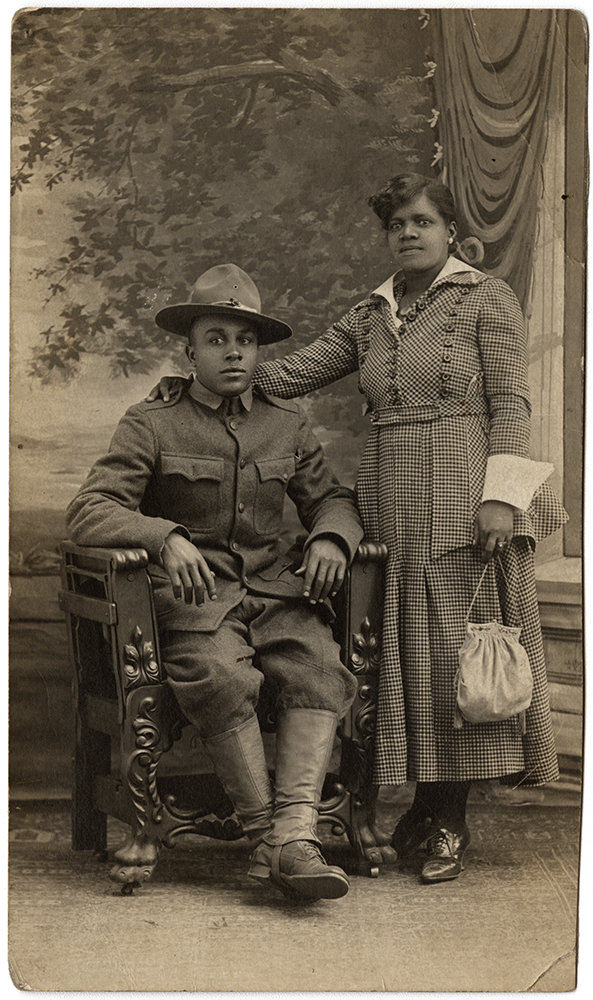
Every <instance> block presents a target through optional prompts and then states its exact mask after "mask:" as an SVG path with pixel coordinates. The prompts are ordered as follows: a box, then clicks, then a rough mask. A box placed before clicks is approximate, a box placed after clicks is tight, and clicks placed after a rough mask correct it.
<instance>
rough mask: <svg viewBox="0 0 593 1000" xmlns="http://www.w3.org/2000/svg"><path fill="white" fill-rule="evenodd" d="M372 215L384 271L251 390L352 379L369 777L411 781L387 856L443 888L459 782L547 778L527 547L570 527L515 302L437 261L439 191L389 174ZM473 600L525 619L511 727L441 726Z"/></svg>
mask: <svg viewBox="0 0 593 1000" xmlns="http://www.w3.org/2000/svg"><path fill="white" fill-rule="evenodd" d="M369 205H370V206H371V208H372V209H373V211H374V212H375V213H376V215H377V216H378V217H379V219H380V220H381V224H382V226H383V229H384V230H385V232H386V234H387V244H388V247H389V250H390V252H391V255H392V257H393V259H394V261H395V265H396V271H395V273H394V274H393V275H392V276H391V277H390V278H388V280H387V281H385V282H383V283H382V284H381V285H380V286H379V287H378V288H376V289H375V291H374V292H372V293H371V294H370V295H369V296H368V298H366V299H364V300H363V301H362V302H359V303H358V304H357V305H355V306H354V307H353V308H352V309H351V310H350V311H349V312H348V313H347V314H346V316H344V317H343V318H342V319H341V320H339V321H338V322H337V323H335V324H334V325H333V326H332V327H330V329H329V330H328V331H327V332H326V333H325V334H324V335H323V336H321V337H320V338H319V339H318V340H316V341H314V342H313V343H312V344H310V345H309V346H308V347H306V348H304V349H302V350H300V351H297V352H295V353H294V354H290V355H288V356H287V357H285V358H282V359H279V360H276V361H270V362H265V363H264V364H262V365H261V366H259V367H258V369H257V371H256V376H255V379H254V381H256V382H257V384H259V385H260V386H261V388H263V389H264V390H265V391H267V392H269V393H271V394H273V395H276V396H281V397H285V398H288V397H294V396H301V395H304V394H306V393H308V392H311V391H312V390H315V389H319V388H321V387H323V386H325V385H328V384H329V383H331V382H334V381H336V380H337V379H340V378H342V377H344V376H345V375H348V374H350V373H351V372H353V371H356V370H357V369H358V370H359V386H360V389H361V391H362V392H363V393H364V395H365V396H366V399H367V403H368V410H369V413H370V420H371V432H370V436H369V439H368V442H367V445H366V449H365V452H364V456H363V459H362V464H361V468H360V472H359V476H358V482H357V495H358V504H359V508H360V513H361V516H362V520H363V524H364V528H365V536H366V537H367V538H368V539H369V540H372V541H376V542H383V543H385V544H386V545H387V548H388V551H389V556H388V563H387V569H386V579H385V607H384V619H383V636H382V663H381V672H380V680H379V695H378V711H377V725H376V741H375V774H374V780H375V781H376V782H377V784H386V785H392V784H394V785H399V784H403V783H405V782H406V781H415V782H416V790H415V797H414V801H413V804H412V806H411V808H410V809H409V810H408V811H407V812H406V813H405V814H404V815H403V816H402V817H401V818H400V819H399V821H398V823H397V825H396V827H395V830H394V832H393V836H392V846H393V847H394V849H395V850H396V851H397V854H398V857H409V856H410V855H412V854H414V853H415V852H416V851H417V850H418V849H419V848H420V847H421V846H423V845H424V844H425V843H426V846H427V855H426V856H425V859H424V864H423V868H422V880H423V881H425V882H439V881H444V880H449V879H454V878H456V877H457V876H458V875H459V874H460V872H461V871H462V870H463V855H464V853H465V850H466V848H467V846H468V844H469V842H470V832H469V829H468V826H467V823H466V802H467V797H468V793H469V790H470V787H471V783H472V781H478V780H483V779H493V778H498V779H500V780H501V781H502V782H504V783H507V784H513V785H518V784H524V785H542V784H545V783H546V782H548V781H552V780H554V779H556V778H558V764H557V757H556V751H555V746H554V737H553V734H552V728H551V721H550V709H549V700H548V690H547V680H546V670H545V663H544V656H543V645H542V637H541V628H540V623H539V613H538V603H537V594H536V588H535V573H534V561H533V552H534V548H535V543H536V541H539V540H540V539H542V538H544V537H546V536H547V535H548V534H550V533H551V532H553V531H555V530H556V529H557V528H558V527H560V525H561V524H563V523H564V522H565V521H566V519H567V517H566V513H565V511H564V510H563V508H562V506H561V505H560V503H559V501H558V500H557V498H556V497H555V495H554V493H553V492H552V490H551V489H550V488H549V486H548V485H547V483H545V482H544V480H545V479H546V477H547V476H548V475H549V474H550V472H551V471H552V467H551V466H549V465H545V464H544V463H536V462H532V461H530V459H529V454H528V449H529V432H530V403H529V387H528V369H527V352H526V338H525V332H524V326H523V317H522V313H521V308H520V306H519V303H518V301H517V299H516V297H515V295H514V293H513V292H512V291H511V289H510V288H509V287H508V285H506V284H505V282H503V281H501V280H500V279H497V278H493V277H490V276H488V275H485V274H484V273H482V272H480V271H478V270H476V269H475V268H474V267H472V266H471V265H469V264H466V263H464V262H463V261H461V260H459V259H457V258H455V257H452V256H451V254H452V253H453V251H454V250H455V248H456V235H457V226H456V221H455V217H456V213H455V206H454V204H453V198H452V195H451V193H450V191H449V189H448V188H446V187H445V186H444V185H443V184H441V183H439V182H437V181H435V180H433V179H432V178H427V177H422V176H420V175H418V174H401V175H398V176H396V177H394V178H392V180H391V181H390V182H389V183H388V184H387V186H386V187H385V188H384V189H383V190H382V191H380V192H379V193H378V194H376V195H374V196H373V197H371V198H370V199H369ZM164 391H165V392H166V390H164ZM493 557H495V558H493ZM486 564H487V565H486ZM484 569H485V570H486V572H485V575H484V578H483V580H482V582H481V585H479V583H480V578H481V576H482V572H483V570H484ZM474 598H475V600H474ZM472 602H473V607H472V611H471V620H472V621H474V622H491V621H493V620H498V621H499V622H502V623H504V624H505V625H511V626H515V625H520V626H521V643H522V645H523V646H524V647H525V649H526V650H527V653H528V656H529V661H530V664H531V670H532V674H533V697H532V701H531V706H530V707H529V709H528V710H527V713H526V720H525V726H524V727H523V725H522V724H521V721H520V719H519V717H514V718H511V719H508V720H506V721H503V722H490V723H483V724H472V723H467V722H464V724H463V726H462V727H461V728H456V727H455V725H454V722H455V704H456V697H455V674H456V671H457V667H458V652H459V649H460V647H461V645H462V643H463V641H464V637H465V625H466V619H467V617H468V614H469V611H470V606H471V605H472ZM523 729H525V731H523Z"/></svg>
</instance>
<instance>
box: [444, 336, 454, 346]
mask: <svg viewBox="0 0 593 1000" xmlns="http://www.w3.org/2000/svg"><path fill="white" fill-rule="evenodd" d="M443 344H444V346H445V347H453V341H452V340H451V338H450V337H447V339H446V340H445V341H443Z"/></svg>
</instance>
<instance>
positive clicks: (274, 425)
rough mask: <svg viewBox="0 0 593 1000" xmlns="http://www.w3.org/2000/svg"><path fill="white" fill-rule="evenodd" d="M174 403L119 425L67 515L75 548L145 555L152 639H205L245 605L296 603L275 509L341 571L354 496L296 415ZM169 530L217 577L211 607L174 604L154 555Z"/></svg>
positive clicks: (293, 410)
mask: <svg viewBox="0 0 593 1000" xmlns="http://www.w3.org/2000/svg"><path fill="white" fill-rule="evenodd" d="M222 411H223V408H222V407H221V409H220V410H212V409H210V408H209V407H208V406H206V405H203V404H201V403H199V402H198V401H197V400H195V399H194V398H193V397H192V396H191V395H188V394H187V393H184V394H183V395H182V396H181V398H180V399H179V400H178V401H171V402H167V403H165V402H163V400H156V401H154V402H152V403H147V402H142V403H138V404H136V405H134V406H132V407H130V409H129V410H128V411H127V412H126V414H125V416H124V417H123V418H122V420H121V421H120V423H119V425H118V427H117V429H116V432H115V434H114V437H113V440H112V442H111V445H110V448H109V452H108V454H107V455H105V456H104V457H103V458H101V459H100V460H99V461H98V462H96V464H95V465H94V466H93V468H92V470H91V472H90V473H89V476H88V478H87V480H86V482H85V483H84V484H83V486H82V487H81V489H80V490H79V492H78V494H77V495H76V497H75V498H74V500H73V501H72V502H71V504H70V505H69V508H68V513H67V527H68V532H69V535H70V537H71V538H72V539H73V541H75V542H76V543H78V544H80V545H92V546H109V547H113V546H121V547H126V548H135V547H138V548H144V549H146V551H147V552H148V555H149V558H150V560H151V566H150V567H149V572H150V574H151V577H152V579H153V587H154V593H155V605H156V610H157V615H158V618H159V624H160V626H161V627H164V628H169V629H178V630H190V631H193V630H196V631H210V630H214V629H216V628H217V627H218V625H219V624H220V622H221V621H222V619H223V618H224V616H225V615H226V614H227V613H228V612H229V610H230V609H231V608H233V607H235V606H236V605H237V604H239V603H240V601H241V600H242V599H243V597H244V596H245V594H246V593H248V592H250V593H254V594H260V595H262V596H266V597H276V598H289V599H290V598H292V599H295V598H297V599H298V598H302V593H303V582H302V578H301V577H295V576H294V569H295V568H296V567H295V566H294V564H292V563H291V560H290V558H287V557H286V556H284V557H283V556H282V554H281V550H280V543H279V535H280V531H281V525H282V517H283V507H284V498H285V495H286V494H287V495H288V496H289V497H290V498H291V499H292V500H293V501H294V503H295V505H296V508H297V511H298V514H299V517H300V520H301V522H302V524H303V525H304V527H305V528H306V529H307V531H308V532H309V536H308V539H307V543H306V545H310V543H311V542H312V540H313V539H314V538H317V537H319V536H322V535H324V536H326V535H332V536H334V538H335V540H336V541H338V542H339V543H340V544H341V547H342V548H343V549H344V551H345V552H346V553H347V555H348V558H349V560H351V559H352V558H353V556H354V553H355V552H356V548H357V546H358V544H359V542H360V540H361V538H362V527H361V523H360V518H359V516H358V513H357V510H356V505H355V502H354V495H353V493H352V491H351V490H349V489H347V488H345V487H343V486H341V485H340V484H339V483H338V481H337V479H336V478H335V476H334V475H333V473H332V471H331V470H330V468H329V466H328V465H327V463H326V461H325V458H324V456H323V451H322V448H321V445H320V444H319V442H318V441H317V439H316V438H315V436H314V435H313V433H312V431H311V428H310V426H309V424H308V422H307V420H306V418H305V417H304V415H303V413H302V411H301V409H300V407H299V406H298V404H296V403H294V402H292V401H285V400H280V399H275V398H273V397H270V396H267V395H266V394H265V393H263V392H262V391H260V390H255V391H254V393H253V402H252V407H251V410H250V411H247V410H241V412H239V413H238V414H235V415H231V416H229V415H226V416H225V415H224V413H223V412H222ZM174 530H178V531H180V532H181V533H182V534H183V535H184V536H185V537H186V538H188V539H189V540H190V541H191V542H193V544H194V545H195V546H196V547H197V548H199V550H200V552H201V553H202V555H203V556H204V558H205V559H206V561H207V563H208V565H209V567H210V569H211V571H212V572H213V573H214V574H215V576H216V583H217V593H218V599H217V600H216V601H211V600H210V599H209V598H208V595H207V594H206V596H205V601H204V604H203V605H201V606H196V605H195V604H193V605H187V604H185V603H184V602H183V601H178V600H176V599H175V598H174V596H173V591H172V587H171V583H170V580H169V577H168V575H167V574H166V573H165V571H164V570H163V569H162V566H161V552H162V548H163V545H164V543H165V539H166V538H167V535H169V533H170V532H171V531H174Z"/></svg>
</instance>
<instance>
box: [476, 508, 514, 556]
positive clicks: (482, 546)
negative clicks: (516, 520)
mask: <svg viewBox="0 0 593 1000" xmlns="http://www.w3.org/2000/svg"><path fill="white" fill-rule="evenodd" d="M512 537H513V508H512V507H511V506H510V504H508V503H502V501H500V500H486V501H485V502H484V503H483V504H482V506H481V507H480V509H479V511H478V515H477V517H476V522H475V524H474V544H475V546H476V548H478V549H479V550H480V552H481V558H482V562H483V563H487V562H489V560H490V559H492V556H493V555H496V554H497V553H498V552H501V551H502V549H504V547H505V545H507V544H508V543H509V542H510V540H511V538H512Z"/></svg>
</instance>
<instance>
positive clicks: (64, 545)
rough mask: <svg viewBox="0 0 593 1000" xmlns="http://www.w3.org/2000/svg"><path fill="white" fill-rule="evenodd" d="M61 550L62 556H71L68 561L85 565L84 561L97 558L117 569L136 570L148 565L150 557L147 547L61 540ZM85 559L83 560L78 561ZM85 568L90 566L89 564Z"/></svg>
mask: <svg viewBox="0 0 593 1000" xmlns="http://www.w3.org/2000/svg"><path fill="white" fill-rule="evenodd" d="M60 551H61V552H62V556H63V557H65V556H67V555H68V556H70V557H71V558H70V559H68V560H67V561H68V562H70V563H73V564H75V565H83V563H84V562H86V563H88V561H89V560H90V561H93V560H96V561H97V562H99V563H101V564H102V565H104V566H109V567H110V568H111V569H115V570H126V569H130V570H135V569H143V568H144V567H146V566H148V564H149V562H150V559H149V557H148V552H147V551H146V549H111V548H95V547H92V546H86V545H75V544H74V542H66V541H64V542H61V543H60ZM78 560H83V562H80V563H79V562H78ZM85 568H90V567H89V566H88V565H86V566H85Z"/></svg>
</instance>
